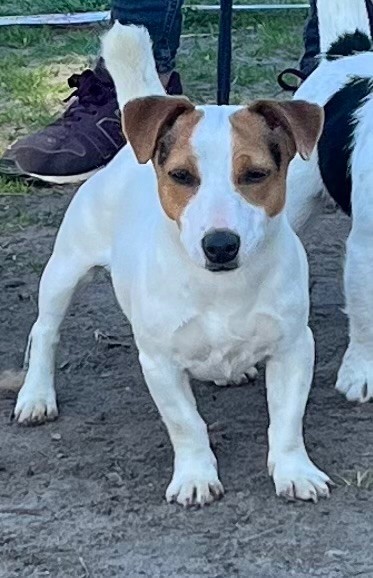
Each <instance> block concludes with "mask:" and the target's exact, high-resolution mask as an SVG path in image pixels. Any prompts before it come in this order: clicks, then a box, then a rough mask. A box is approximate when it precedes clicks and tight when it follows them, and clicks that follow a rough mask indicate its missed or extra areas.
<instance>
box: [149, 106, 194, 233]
mask: <svg viewBox="0 0 373 578" xmlns="http://www.w3.org/2000/svg"><path fill="white" fill-rule="evenodd" d="M202 116H203V113H202V112H201V111H197V110H193V111H188V112H186V113H184V114H182V115H180V116H179V117H178V118H177V120H176V121H175V123H174V124H173V126H172V127H171V128H170V129H169V130H168V131H167V132H166V133H165V134H164V135H163V136H162V137H161V138H160V139H159V142H158V144H157V148H156V151H155V155H154V158H153V164H154V168H155V171H156V173H157V177H158V191H159V198H160V201H161V205H162V207H163V210H164V212H165V213H166V215H167V216H168V217H169V218H170V219H172V220H173V221H176V222H177V223H179V222H180V218H181V215H182V213H183V211H184V209H185V207H186V206H187V204H188V203H189V201H190V200H191V199H192V198H193V197H194V195H195V194H196V193H197V191H198V187H199V185H200V174H199V170H198V164H197V158H196V156H195V154H194V151H193V148H192V144H191V138H192V135H193V132H194V129H195V127H196V126H197V124H198V123H199V121H200V120H201V118H202Z"/></svg>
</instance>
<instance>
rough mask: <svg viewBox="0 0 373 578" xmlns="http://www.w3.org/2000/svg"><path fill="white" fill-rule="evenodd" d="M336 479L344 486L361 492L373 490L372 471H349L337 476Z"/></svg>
mask: <svg viewBox="0 0 373 578" xmlns="http://www.w3.org/2000/svg"><path fill="white" fill-rule="evenodd" d="M338 478H339V479H340V480H341V481H342V482H343V483H344V484H346V486H352V487H355V488H358V489H362V490H373V470H372V469H370V468H368V469H366V470H364V469H362V470H349V471H347V472H343V474H341V475H338Z"/></svg>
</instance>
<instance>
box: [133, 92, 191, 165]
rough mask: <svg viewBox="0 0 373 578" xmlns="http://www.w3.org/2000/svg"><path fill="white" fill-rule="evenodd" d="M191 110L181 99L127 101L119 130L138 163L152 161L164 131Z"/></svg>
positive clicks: (170, 97)
mask: <svg viewBox="0 0 373 578" xmlns="http://www.w3.org/2000/svg"><path fill="white" fill-rule="evenodd" d="M192 110H194V105H193V104H192V103H191V102H190V101H189V100H188V99H187V98H183V97H175V96H145V97H142V98H135V99H134V100H131V101H130V102H128V103H127V104H126V105H125V107H124V109H123V115H122V127H123V132H124V134H125V136H126V138H127V140H128V142H129V143H130V144H131V146H132V148H133V150H134V152H135V155H136V157H137V160H138V161H139V163H141V164H144V163H147V162H148V161H149V160H150V159H151V158H153V156H154V153H155V149H156V146H157V141H158V138H159V137H160V135H161V134H162V133H163V132H164V129H165V128H166V127H170V126H172V124H173V123H174V122H175V120H176V119H177V118H178V117H179V116H180V115H181V114H183V113H185V112H190V111H192Z"/></svg>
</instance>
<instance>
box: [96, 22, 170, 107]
mask: <svg viewBox="0 0 373 578" xmlns="http://www.w3.org/2000/svg"><path fill="white" fill-rule="evenodd" d="M102 56H103V58H104V60H105V65H106V67H107V69H108V71H109V73H110V74H111V76H112V78H113V80H114V84H115V89H116V92H117V98H118V103H119V107H120V109H121V110H122V109H123V107H124V105H125V104H126V103H127V102H128V101H129V100H132V99H133V98H139V97H142V96H152V95H163V94H165V90H164V88H163V86H162V84H161V82H160V80H159V77H158V74H157V70H156V67H155V61H154V57H153V51H152V42H151V40H150V37H149V33H148V31H147V30H146V28H142V27H138V26H122V25H121V24H119V22H115V24H114V26H113V27H112V28H111V30H110V31H109V32H108V33H107V34H106V35H105V36H104V37H103V39H102Z"/></svg>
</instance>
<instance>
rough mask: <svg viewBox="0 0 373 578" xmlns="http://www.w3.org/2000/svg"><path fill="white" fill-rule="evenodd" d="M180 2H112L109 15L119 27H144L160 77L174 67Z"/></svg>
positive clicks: (180, 18) (178, 30)
mask: <svg viewBox="0 0 373 578" xmlns="http://www.w3.org/2000/svg"><path fill="white" fill-rule="evenodd" d="M182 4H183V0H112V3H111V16H112V19H113V20H119V22H120V23H121V24H137V25H141V26H145V28H147V29H148V31H149V34H150V36H151V38H152V40H153V52H154V58H155V62H156V65H157V70H158V72H159V73H160V74H165V73H167V72H171V71H172V70H173V69H174V68H175V58H176V53H177V50H178V48H179V44H180V34H181V22H182V16H181V7H182Z"/></svg>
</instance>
